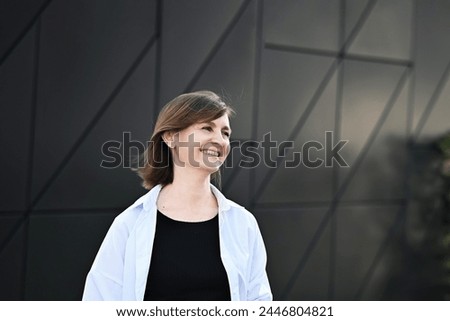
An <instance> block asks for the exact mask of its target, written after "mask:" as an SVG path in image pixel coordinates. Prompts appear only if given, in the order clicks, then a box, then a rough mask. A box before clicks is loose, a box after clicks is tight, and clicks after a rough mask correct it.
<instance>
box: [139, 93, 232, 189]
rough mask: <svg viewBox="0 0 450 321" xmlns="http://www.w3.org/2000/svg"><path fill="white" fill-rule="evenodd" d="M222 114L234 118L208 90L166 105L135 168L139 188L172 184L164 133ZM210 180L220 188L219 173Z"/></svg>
mask: <svg viewBox="0 0 450 321" xmlns="http://www.w3.org/2000/svg"><path fill="white" fill-rule="evenodd" d="M225 114H226V115H228V116H233V115H234V110H233V109H232V108H231V107H230V106H228V105H227V104H226V103H225V102H224V101H223V100H222V98H220V97H219V96H218V95H217V94H215V93H213V92H211V91H206V90H204V91H196V92H192V93H186V94H182V95H180V96H178V97H176V98H175V99H173V100H172V101H170V102H168V103H167V104H166V105H165V106H164V107H163V109H162V110H161V112H160V113H159V116H158V119H157V121H156V124H155V129H154V130H153V134H152V136H151V138H150V141H149V144H148V147H147V149H146V150H145V151H144V153H143V154H142V155H141V158H140V164H139V166H138V168H136V169H135V171H136V172H137V174H138V175H139V177H141V178H142V186H144V187H145V188H146V189H151V188H152V187H154V186H155V185H158V184H161V185H163V186H164V185H167V184H170V183H172V182H173V159H172V157H173V156H172V154H171V152H170V149H169V147H168V146H167V145H166V143H165V142H164V140H163V135H164V133H166V132H172V133H173V132H178V131H180V130H183V129H185V128H187V127H189V126H191V125H193V124H196V123H202V122H208V121H212V120H215V119H217V118H219V117H222V116H223V115H225ZM211 180H214V181H215V183H216V184H217V185H218V186H219V187H220V171H217V172H215V173H213V174H212V175H211Z"/></svg>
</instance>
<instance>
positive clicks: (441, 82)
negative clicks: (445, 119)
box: [414, 61, 450, 140]
mask: <svg viewBox="0 0 450 321" xmlns="http://www.w3.org/2000/svg"><path fill="white" fill-rule="evenodd" d="M449 75H450V61H449V62H448V64H447V67H446V68H445V70H444V73H443V74H442V76H441V78H440V79H439V82H438V84H437V86H436V88H435V89H434V92H433V94H432V95H431V98H430V100H429V102H428V104H427V106H426V108H425V111H424V112H423V113H422V116H421V117H420V119H419V122H418V123H417V127H416V130H415V132H414V138H415V139H416V140H417V139H418V138H419V136H420V133H421V132H422V129H423V127H424V126H425V124H426V122H427V120H428V118H429V117H430V115H431V112H432V111H433V109H434V107H435V106H436V102H437V100H438V99H439V97H440V95H441V93H442V90H443V89H444V87H445V85H446V84H447V81H448V78H449Z"/></svg>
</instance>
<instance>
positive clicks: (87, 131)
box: [0, 35, 156, 254]
mask: <svg viewBox="0 0 450 321" xmlns="http://www.w3.org/2000/svg"><path fill="white" fill-rule="evenodd" d="M155 42H156V36H155V35H153V36H152V37H151V38H150V40H149V41H148V42H147V43H146V45H145V46H144V48H143V49H142V51H141V52H140V53H139V55H138V56H137V58H136V59H135V61H134V62H133V63H132V65H131V67H130V68H129V69H128V70H127V72H126V73H125V75H124V76H123V77H122V79H121V80H120V81H119V83H118V84H117V86H116V87H115V88H114V90H113V91H112V93H111V94H110V95H109V97H108V98H107V99H106V100H105V102H104V103H103V104H102V106H101V108H100V109H99V110H98V111H97V113H96V114H95V116H94V117H93V118H92V119H91V121H90V122H89V124H88V125H87V126H86V128H85V129H84V131H83V132H82V133H81V135H80V136H79V137H78V139H77V140H76V141H75V143H74V144H73V145H72V147H71V149H70V150H69V152H68V153H67V154H66V156H65V157H64V158H63V160H62V161H61V163H60V164H59V165H58V166H57V167H56V170H55V171H54V172H53V174H52V175H51V176H50V178H49V179H48V180H47V182H46V183H45V185H44V187H43V188H42V189H41V190H40V191H39V193H38V194H37V196H36V197H35V198H34V200H33V201H32V202H31V204H30V206H29V207H28V208H27V209H26V210H25V212H24V217H23V219H21V220H20V221H19V223H20V224H18V225H17V226H15V228H14V229H13V230H12V231H11V233H10V234H8V237H7V238H6V240H5V241H4V242H3V243H2V244H0V254H1V253H2V251H3V250H4V249H5V247H6V246H7V245H8V243H9V242H10V241H11V239H12V237H13V236H14V233H15V232H16V231H17V230H18V229H19V228H20V226H21V225H22V224H23V223H25V222H26V221H27V218H28V216H29V215H30V213H31V211H32V210H33V207H34V206H35V205H36V204H37V203H38V202H39V200H40V199H41V198H42V197H43V196H44V195H45V193H46V192H47V191H48V190H49V188H50V187H51V185H52V184H53V182H54V181H55V180H56V179H57V178H58V176H59V175H60V174H61V172H62V171H63V170H64V168H65V167H66V166H67V164H68V162H69V161H70V160H71V158H72V157H73V156H74V155H75V153H76V152H77V150H78V149H79V148H80V147H81V145H82V144H83V142H84V140H85V139H86V138H87V137H88V136H89V134H90V133H91V131H92V130H93V129H94V128H95V126H96V125H97V123H98V122H99V121H100V119H101V118H102V117H103V115H104V114H105V112H106V111H107V110H108V108H109V106H110V105H111V103H112V102H113V101H114V99H115V98H116V97H117V95H118V94H119V93H120V91H121V89H122V88H123V87H124V86H125V84H126V83H127V81H128V80H129V79H130V77H131V76H132V75H133V73H134V71H135V70H136V69H137V67H138V66H139V65H140V63H141V62H142V60H143V59H144V58H145V56H146V55H147V53H148V52H149V51H150V49H151V48H152V47H153V45H154V44H155Z"/></svg>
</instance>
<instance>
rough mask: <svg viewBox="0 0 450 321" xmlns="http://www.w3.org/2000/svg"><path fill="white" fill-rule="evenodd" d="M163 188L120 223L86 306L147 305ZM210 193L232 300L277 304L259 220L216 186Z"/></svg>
mask: <svg viewBox="0 0 450 321" xmlns="http://www.w3.org/2000/svg"><path fill="white" fill-rule="evenodd" d="M161 187H162V186H161V185H157V186H155V187H154V188H152V189H151V190H150V191H149V192H148V193H147V194H145V195H144V196H142V197H141V198H139V199H138V200H137V201H136V202H135V203H134V204H133V205H131V206H130V207H129V208H127V209H126V210H125V211H123V212H122V213H121V214H120V215H118V216H117V217H116V218H115V220H114V222H113V223H112V225H111V227H110V229H109V231H108V233H107V234H106V237H105V239H104V240H103V243H102V245H101V246H100V249H99V251H98V253H97V256H96V257H95V260H94V263H93V265H92V267H91V270H90V271H89V273H88V275H87V278H86V284H85V288H84V293H83V300H107V301H119V300H124V301H136V300H137V301H142V300H143V299H144V293H145V288H146V285H147V276H148V271H149V268H150V260H151V254H152V248H153V240H154V237H155V228H156V212H157V207H156V200H157V198H158V195H159V192H160V190H161ZM211 190H212V192H213V193H214V195H215V196H216V198H217V202H218V204H219V238H220V256H221V258H222V263H223V265H224V267H225V271H226V273H227V276H228V282H229V285H230V293H231V300H233V301H249V300H272V293H271V290H270V285H269V281H268V278H267V274H266V260H267V258H266V250H265V247H264V243H263V239H262V237H261V233H260V231H259V228H258V224H257V222H256V219H255V218H254V216H253V215H252V214H251V213H250V212H249V211H247V210H246V209H245V208H244V207H242V206H240V205H238V204H236V203H234V202H233V201H230V200H228V199H227V198H225V196H223V194H222V193H221V192H220V191H219V190H218V189H217V188H216V187H214V186H213V185H211ZM149 286H151V284H149Z"/></svg>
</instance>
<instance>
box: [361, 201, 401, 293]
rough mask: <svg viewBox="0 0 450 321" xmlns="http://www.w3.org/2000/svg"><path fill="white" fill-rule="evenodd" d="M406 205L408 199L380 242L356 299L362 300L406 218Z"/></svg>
mask: <svg viewBox="0 0 450 321" xmlns="http://www.w3.org/2000/svg"><path fill="white" fill-rule="evenodd" d="M405 207H406V201H403V204H402V206H401V207H400V209H399V211H398V212H397V215H396V218H395V221H394V222H393V223H392V225H391V227H390V228H389V231H388V233H387V235H386V237H385V239H384V240H383V242H382V243H381V244H380V247H379V248H378V251H377V253H376V254H375V257H374V259H373V261H372V264H371V265H370V267H369V268H368V269H367V272H366V274H365V275H364V277H363V279H362V281H361V285H360V287H359V288H358V290H357V291H356V293H355V296H354V300H361V296H362V294H363V292H364V290H365V289H366V287H367V285H368V284H369V282H370V280H371V279H372V277H373V275H374V273H375V268H376V267H377V265H378V263H379V262H380V260H381V258H382V257H383V255H384V253H385V252H386V250H387V249H388V246H389V244H390V243H389V242H390V241H391V239H392V238H393V237H394V235H395V232H396V231H398V229H399V227H400V225H401V223H402V222H403V221H404V220H405V216H404V215H403V211H404V209H405Z"/></svg>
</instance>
